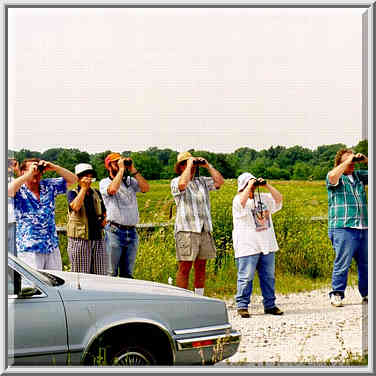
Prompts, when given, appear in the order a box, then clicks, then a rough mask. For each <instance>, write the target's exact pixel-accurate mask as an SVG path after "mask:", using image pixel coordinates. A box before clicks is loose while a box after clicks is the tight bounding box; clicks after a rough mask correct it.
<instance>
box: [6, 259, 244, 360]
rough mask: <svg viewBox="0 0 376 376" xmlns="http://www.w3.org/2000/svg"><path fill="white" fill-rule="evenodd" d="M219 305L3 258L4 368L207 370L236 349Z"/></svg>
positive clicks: (176, 291) (157, 287)
mask: <svg viewBox="0 0 376 376" xmlns="http://www.w3.org/2000/svg"><path fill="white" fill-rule="evenodd" d="M240 339H241V334H240V333H239V332H238V331H236V330H235V329H233V328H232V327H231V324H230V323H229V319H228V313H227V309H226V305H225V302H224V301H222V300H220V299H213V298H208V297H203V296H198V295H195V294H194V293H193V292H191V291H188V290H185V289H182V288H178V287H175V286H170V285H168V284H163V283H155V282H151V281H143V280H136V279H129V278H119V277H109V276H100V275H95V274H85V273H74V272H63V271H56V270H36V269H33V268H31V267H30V266H28V265H26V264H25V263H24V262H22V261H21V260H20V259H18V258H17V257H15V256H13V255H11V254H8V364H9V365H10V366H13V365H16V366H17V365H23V366H24V365H39V366H46V365H86V366H100V365H114V366H115V365H118V366H136V365H194V364H197V365H209V364H214V363H216V362H218V361H220V360H223V359H226V358H228V357H230V356H232V355H233V354H235V352H236V351H237V349H238V347H239V343H240Z"/></svg>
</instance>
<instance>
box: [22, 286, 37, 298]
mask: <svg viewBox="0 0 376 376" xmlns="http://www.w3.org/2000/svg"><path fill="white" fill-rule="evenodd" d="M41 294H42V293H41V292H40V291H39V290H38V289H37V288H35V287H24V288H23V289H22V290H21V292H20V293H19V294H18V297H19V298H20V299H26V298H31V297H32V296H34V295H41Z"/></svg>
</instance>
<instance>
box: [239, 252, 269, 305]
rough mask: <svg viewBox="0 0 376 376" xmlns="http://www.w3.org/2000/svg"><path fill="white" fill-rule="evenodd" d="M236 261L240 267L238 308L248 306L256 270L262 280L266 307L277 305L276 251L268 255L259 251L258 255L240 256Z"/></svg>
mask: <svg viewBox="0 0 376 376" xmlns="http://www.w3.org/2000/svg"><path fill="white" fill-rule="evenodd" d="M235 262H236V266H237V268H238V283H237V292H236V296H235V300H236V304H237V307H238V309H240V308H245V309H247V308H248V305H249V303H250V301H251V294H252V287H253V279H254V276H255V272H256V270H257V272H258V276H259V280H260V287H261V293H262V297H263V304H264V308H265V309H268V308H273V307H275V289H274V286H275V277H274V269H275V255H274V252H270V253H268V254H267V255H264V254H263V253H258V254H257V255H251V256H244V257H238V258H236V259H235Z"/></svg>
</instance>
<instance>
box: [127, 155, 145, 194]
mask: <svg viewBox="0 0 376 376" xmlns="http://www.w3.org/2000/svg"><path fill="white" fill-rule="evenodd" d="M130 173H131V175H132V176H133V177H134V178H135V179H136V180H137V182H138V185H139V186H140V190H141V192H142V193H146V192H149V189H150V187H149V183H148V182H147V180H146V179H145V178H144V177H143V176H142V175H141V173H140V172H139V171H137V169H136V167H135V165H134V163H133V161H132V164H131V167H130Z"/></svg>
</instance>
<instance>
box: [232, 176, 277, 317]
mask: <svg viewBox="0 0 376 376" xmlns="http://www.w3.org/2000/svg"><path fill="white" fill-rule="evenodd" d="M260 186H263V187H265V188H266V189H267V190H268V191H269V192H270V193H260V192H258V193H255V189H256V188H257V190H259V187H260ZM281 208H282V195H281V193H279V191H278V190H277V189H276V188H274V187H273V186H272V185H271V184H269V183H267V182H266V181H265V180H264V179H263V178H256V177H255V176H253V175H252V174H251V173H249V172H245V173H243V174H241V175H240V176H239V177H238V193H237V194H236V196H235V197H234V199H233V202H232V215H233V224H234V228H233V232H232V238H233V245H234V251H235V262H236V266H237V270H238V276H237V292H236V296H235V300H236V305H237V310H238V314H239V315H240V316H241V317H243V318H248V317H250V314H249V312H248V306H249V304H250V301H251V295H252V287H253V279H254V276H255V272H256V270H257V272H258V276H259V280H260V287H261V293H262V296H263V305H264V313H267V314H272V315H282V314H283V312H282V311H281V310H280V309H279V308H278V307H277V306H276V305H275V300H276V297H275V252H276V251H278V244H277V240H276V237H275V233H274V227H273V221H272V216H271V215H272V214H274V213H275V212H277V211H278V210H280V209H281Z"/></svg>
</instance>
